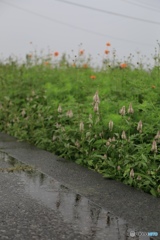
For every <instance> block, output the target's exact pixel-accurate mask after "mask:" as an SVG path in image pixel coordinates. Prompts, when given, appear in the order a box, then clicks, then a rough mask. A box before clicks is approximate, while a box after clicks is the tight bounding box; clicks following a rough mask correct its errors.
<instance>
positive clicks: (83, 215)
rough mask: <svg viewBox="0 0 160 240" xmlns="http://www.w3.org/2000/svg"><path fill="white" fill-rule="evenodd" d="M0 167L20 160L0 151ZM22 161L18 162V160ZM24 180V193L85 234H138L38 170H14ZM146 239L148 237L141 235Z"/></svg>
mask: <svg viewBox="0 0 160 240" xmlns="http://www.w3.org/2000/svg"><path fill="white" fill-rule="evenodd" d="M0 159H1V160H3V161H0V167H1V168H2V167H4V168H6V167H10V166H11V165H12V166H15V165H16V164H19V165H20V163H19V162H18V161H17V160H16V159H14V158H12V157H10V156H8V155H7V154H6V153H3V152H0ZM21 164H22V163H21ZM14 174H16V175H18V176H19V179H20V181H22V182H23V184H24V189H25V192H26V193H27V194H29V195H30V196H31V197H32V198H34V199H36V200H37V201H38V202H40V203H41V204H43V205H45V206H47V207H48V208H50V209H52V210H54V211H55V212H56V213H57V214H59V215H60V216H61V217H62V218H63V220H64V221H65V222H67V223H69V224H71V225H72V228H73V229H74V230H76V232H79V233H81V234H83V235H84V236H89V237H90V239H93V240H102V239H110V240H130V239H131V240H136V239H140V238H139V237H130V236H129V232H130V231H131V230H133V229H128V226H127V223H126V222H125V221H124V220H122V219H120V218H118V217H116V216H114V215H112V214H111V213H110V212H108V211H106V210H105V209H103V208H101V207H100V206H98V205H96V204H95V203H93V202H91V201H90V200H88V199H87V198H85V197H83V196H81V195H80V194H78V193H74V192H73V191H72V190H70V189H68V188H67V187H65V186H64V185H63V184H61V183H59V182H58V181H56V180H54V179H53V178H51V177H49V176H47V175H45V174H43V173H40V172H38V171H32V172H27V171H15V172H14ZM143 239H145V240H149V238H143Z"/></svg>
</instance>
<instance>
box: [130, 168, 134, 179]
mask: <svg viewBox="0 0 160 240" xmlns="http://www.w3.org/2000/svg"><path fill="white" fill-rule="evenodd" d="M129 175H130V177H131V178H134V170H133V168H132V169H131V171H130V174H129Z"/></svg>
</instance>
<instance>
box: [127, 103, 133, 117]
mask: <svg viewBox="0 0 160 240" xmlns="http://www.w3.org/2000/svg"><path fill="white" fill-rule="evenodd" d="M127 112H128V113H130V114H133V113H134V110H133V107H132V103H130V105H129V108H128V111H127Z"/></svg>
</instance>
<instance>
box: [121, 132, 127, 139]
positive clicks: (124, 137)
mask: <svg viewBox="0 0 160 240" xmlns="http://www.w3.org/2000/svg"><path fill="white" fill-rule="evenodd" d="M121 138H122V139H127V137H126V133H125V131H123V132H122V135H121Z"/></svg>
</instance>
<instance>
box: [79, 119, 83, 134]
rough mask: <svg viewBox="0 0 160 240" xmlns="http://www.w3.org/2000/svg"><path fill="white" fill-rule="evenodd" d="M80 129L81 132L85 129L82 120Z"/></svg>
mask: <svg viewBox="0 0 160 240" xmlns="http://www.w3.org/2000/svg"><path fill="white" fill-rule="evenodd" d="M79 130H80V132H83V130H84V123H83V122H82V121H81V122H80V125H79Z"/></svg>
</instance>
